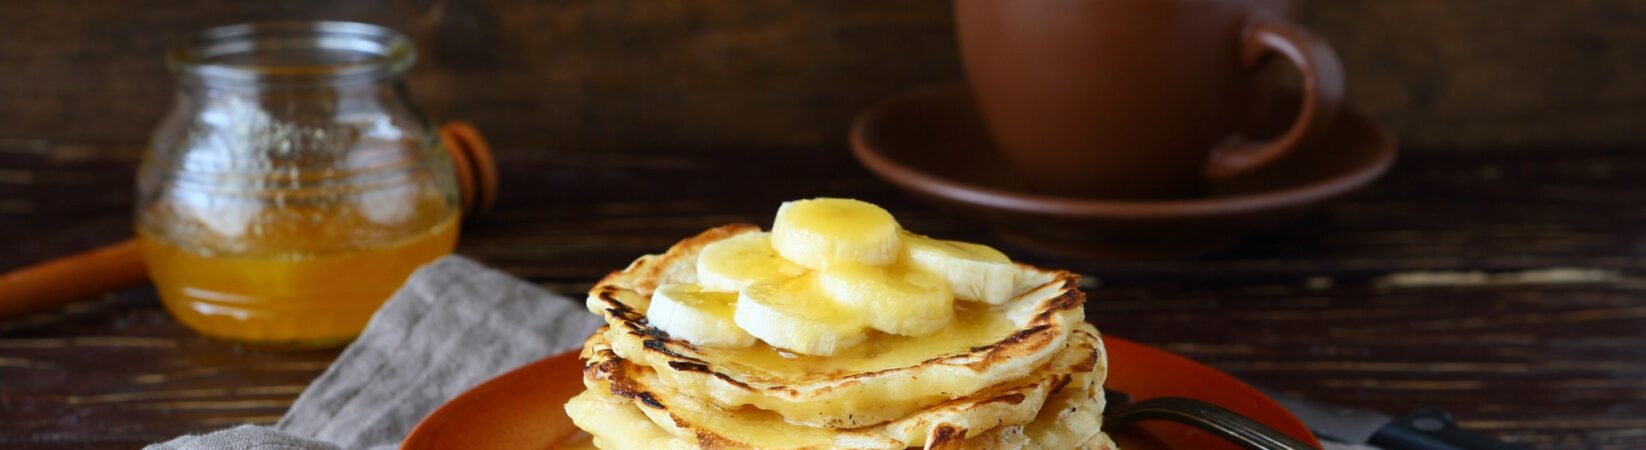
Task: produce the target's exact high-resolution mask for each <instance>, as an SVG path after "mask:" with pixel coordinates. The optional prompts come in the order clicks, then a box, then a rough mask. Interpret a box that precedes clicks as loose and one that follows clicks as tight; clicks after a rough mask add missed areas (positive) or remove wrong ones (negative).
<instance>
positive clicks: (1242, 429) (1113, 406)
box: [1103, 389, 1317, 450]
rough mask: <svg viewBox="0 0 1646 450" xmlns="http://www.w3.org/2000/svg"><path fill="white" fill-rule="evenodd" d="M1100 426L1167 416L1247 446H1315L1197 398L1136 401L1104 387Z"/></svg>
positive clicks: (1268, 449)
mask: <svg viewBox="0 0 1646 450" xmlns="http://www.w3.org/2000/svg"><path fill="white" fill-rule="evenodd" d="M1103 396H1104V398H1105V400H1106V402H1107V403H1108V406H1106V407H1105V408H1104V409H1103V428H1105V429H1108V430H1114V429H1117V428H1124V427H1127V426H1131V425H1132V424H1134V423H1137V422H1140V421H1145V420H1169V421H1172V422H1177V423H1181V424H1184V425H1189V426H1192V427H1195V428H1199V429H1201V430H1203V431H1206V432H1208V433H1212V434H1213V435H1216V436H1217V437H1221V438H1223V439H1224V440H1227V441H1229V442H1233V443H1234V444H1236V445H1239V446H1241V447H1242V448H1245V449H1247V450H1317V449H1315V448H1314V447H1310V446H1309V445H1308V444H1304V443H1303V442H1300V441H1298V440H1297V439H1293V438H1292V437H1291V436H1287V435H1286V434H1284V433H1281V432H1279V431H1275V430H1274V429H1273V428H1269V427H1268V426H1267V425H1263V424H1261V423H1258V422H1257V421H1255V420H1252V419H1249V418H1247V417H1246V416H1242V415H1240V414H1236V413H1235V412H1234V411H1230V410H1227V409H1223V407H1220V406H1217V405H1213V404H1211V403H1206V402H1203V401H1199V400H1193V399H1187V398H1182V397H1157V398H1151V399H1148V400H1144V401H1141V402H1137V403H1132V402H1131V396H1129V395H1126V393H1125V392H1120V391H1116V390H1113V389H1107V390H1104V391H1103Z"/></svg>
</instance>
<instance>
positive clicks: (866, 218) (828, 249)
mask: <svg viewBox="0 0 1646 450" xmlns="http://www.w3.org/2000/svg"><path fill="white" fill-rule="evenodd" d="M899 229H900V227H899V226H898V225H897V220H896V219H893V218H892V215H891V213H888V212H886V210H884V209H880V207H879V206H875V205H872V204H869V203H865V202H862V201H858V200H850V199H842V198H817V199H811V200H797V201H792V202H785V203H783V206H781V207H779V208H777V220H776V221H774V222H773V223H772V248H775V249H777V254H779V255H782V256H783V257H784V258H788V259H789V260H790V261H794V262H796V263H799V264H800V265H802V266H806V267H807V268H811V269H817V270H822V269H825V268H828V267H829V265H830V264H832V263H835V262H855V263H860V264H869V265H877V266H878V265H886V264H891V263H893V262H896V261H897V256H898V250H899V237H898V230H899Z"/></svg>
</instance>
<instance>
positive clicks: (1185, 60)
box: [954, 0, 1343, 199]
mask: <svg viewBox="0 0 1646 450" xmlns="http://www.w3.org/2000/svg"><path fill="white" fill-rule="evenodd" d="M954 4H955V18H956V24H957V27H958V31H959V37H960V49H961V56H962V59H964V62H965V68H966V75H967V79H968V82H969V84H970V86H971V89H972V92H973V94H974V96H975V98H976V99H977V102H978V107H979V109H980V110H981V113H982V116H983V119H984V123H985V125H986V127H987V128H988V130H989V134H990V135H991V136H992V137H993V138H994V140H995V143H996V145H997V146H998V147H1000V149H1001V152H1003V156H1004V157H1005V159H1006V160H1007V161H1008V162H1010V163H1011V164H1013V165H1014V166H1015V169H1017V170H1019V171H1021V173H1022V174H1023V175H1025V176H1026V177H1027V178H1029V179H1031V180H1034V182H1035V183H1036V185H1035V188H1037V189H1040V190H1042V191H1044V192H1047V193H1053V194H1060V195H1074V196H1081V197H1090V198H1111V199H1162V198H1184V197H1192V196H1196V195H1201V194H1202V193H1203V192H1204V190H1205V187H1206V186H1207V183H1208V182H1209V181H1215V180H1220V179H1226V178H1230V177H1233V176H1236V175H1239V174H1242V173H1246V172H1249V171H1252V170H1253V169H1256V168H1258V167H1261V166H1263V165H1265V164H1268V163H1270V162H1272V161H1274V160H1275V159H1276V158H1277V157H1279V156H1280V155H1282V154H1285V153H1286V152H1288V151H1291V150H1293V149H1295V148H1297V147H1298V146H1300V145H1306V144H1308V143H1310V142H1311V141H1313V140H1315V139H1317V138H1319V137H1320V136H1322V135H1324V134H1325V132H1326V131H1327V129H1328V128H1329V127H1330V126H1331V123H1332V121H1333V120H1334V119H1335V118H1336V117H1337V114H1338V110H1339V107H1340V105H1341V104H1342V101H1343V70H1342V68H1341V67H1340V65H1339V63H1338V60H1337V56H1336V54H1335V53H1333V51H1332V49H1331V47H1330V46H1329V45H1327V43H1326V41H1325V40H1323V39H1321V38H1319V37H1316V36H1315V35H1314V34H1313V33H1310V32H1309V31H1308V30H1305V29H1303V28H1302V27H1299V26H1297V25H1295V24H1293V23H1291V22H1288V21H1286V20H1285V19H1283V17H1285V16H1286V14H1287V13H1288V12H1289V11H1290V7H1289V6H1290V5H1289V2H1288V1H1286V0H955V2H954ZM1272 56H1280V57H1283V58H1285V59H1287V60H1289V61H1290V62H1291V63H1292V64H1293V65H1295V66H1297V68H1298V69H1299V71H1300V72H1302V80H1303V99H1302V107H1301V109H1300V113H1299V114H1298V117H1297V119H1296V120H1295V121H1294V122H1293V123H1292V125H1291V126H1290V128H1289V129H1287V131H1285V132H1284V133H1282V134H1281V135H1279V136H1278V137H1276V138H1274V139H1272V140H1268V141H1261V142H1249V141H1244V140H1242V139H1239V138H1238V137H1237V136H1235V135H1234V134H1235V130H1236V129H1237V128H1238V127H1239V125H1240V123H1241V121H1242V119H1243V118H1244V116H1246V115H1248V113H1249V112H1250V111H1252V109H1251V108H1250V105H1249V103H1250V102H1251V101H1253V100H1254V99H1256V98H1258V97H1259V94H1261V93H1262V89H1259V87H1260V86H1261V85H1262V84H1264V83H1262V82H1261V81H1262V80H1263V79H1264V78H1266V77H1262V76H1260V74H1261V73H1262V72H1261V71H1260V70H1258V69H1260V68H1261V67H1262V66H1263V63H1264V62H1265V61H1266V60H1268V59H1270V57H1272Z"/></svg>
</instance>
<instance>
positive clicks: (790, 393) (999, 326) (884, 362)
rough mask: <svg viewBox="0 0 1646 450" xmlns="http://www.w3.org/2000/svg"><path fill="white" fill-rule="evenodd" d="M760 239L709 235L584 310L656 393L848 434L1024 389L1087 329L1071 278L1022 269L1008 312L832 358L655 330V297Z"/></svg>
mask: <svg viewBox="0 0 1646 450" xmlns="http://www.w3.org/2000/svg"><path fill="white" fill-rule="evenodd" d="M757 231H759V227H756V226H754V225H749V224H732V225H726V226H722V227H717V228H713V229H710V230H708V231H705V232H703V233H701V234H699V235H697V236H694V237H692V238H688V239H686V240H683V241H681V242H680V243H678V244H676V245H675V246H673V247H671V248H670V249H669V250H668V251H666V252H664V253H663V254H660V255H646V256H642V257H641V258H639V259H637V260H635V261H634V262H633V263H632V264H630V265H629V267H628V268H625V269H624V270H621V271H618V272H614V273H612V274H610V275H608V276H606V277H605V278H603V279H601V281H600V282H599V283H597V284H596V285H595V287H594V288H593V289H592V290H591V291H590V295H589V298H588V300H587V306H588V308H589V310H591V311H593V312H595V313H597V314H601V315H602V316H603V317H604V318H605V319H606V322H607V324H608V325H609V327H610V328H609V330H608V331H607V332H606V333H605V337H606V339H607V340H608V342H609V343H610V348H611V351H612V352H613V353H614V354H615V356H617V357H621V358H623V359H624V360H626V361H629V362H631V363H633V364H637V365H639V366H643V367H647V368H651V369H652V370H653V371H654V373H655V375H656V378H657V379H658V382H657V383H656V384H658V385H666V386H668V387H670V388H672V389H673V390H675V391H677V392H678V393H679V394H680V395H682V396H685V397H689V398H693V399H699V400H701V401H703V402H705V403H708V404H711V405H713V406H715V407H718V408H721V409H726V410H733V409H738V408H740V407H745V406H750V407H754V408H759V409H761V410H766V411H771V412H773V413H775V414H777V415H778V416H780V417H781V418H782V419H783V421H784V422H787V423H792V424H800V425H807V426H811V427H823V428H835V429H850V428H861V427H866V426H870V425H876V424H882V423H886V422H890V421H893V420H898V419H900V418H903V417H904V416H907V415H910V414H911V413H914V412H916V411H919V410H922V409H925V408H928V407H932V406H934V405H938V404H941V403H944V402H948V401H952V400H955V399H961V398H965V397H968V396H971V395H973V394H976V393H979V392H982V391H984V390H985V389H989V388H991V387H994V386H996V385H1000V384H1002V383H1008V382H1011V381H1013V380H1019V379H1023V378H1024V377H1026V376H1028V375H1029V374H1031V373H1033V372H1034V371H1035V370H1036V369H1038V368H1039V367H1041V366H1042V365H1044V364H1045V363H1046V362H1048V361H1050V360H1051V359H1052V358H1053V357H1054V356H1055V355H1056V354H1057V353H1058V352H1059V351H1060V350H1061V349H1063V348H1064V347H1065V345H1066V343H1067V341H1068V339H1069V335H1070V333H1071V332H1072V331H1073V330H1074V329H1075V327H1076V326H1077V325H1078V324H1083V323H1084V322H1083V319H1084V315H1085V312H1084V307H1083V304H1084V301H1085V297H1084V296H1083V295H1082V294H1081V292H1080V291H1079V289H1078V288H1077V287H1076V280H1077V277H1076V276H1074V275H1072V274H1070V273H1068V272H1064V271H1052V270H1045V269H1039V268H1036V267H1032V266H1028V265H1023V264H1018V265H1017V269H1018V272H1017V274H1016V280H1017V281H1016V286H1014V289H1013V291H1014V292H1013V295H1012V298H1011V299H1010V300H1008V301H1006V302H1005V303H1004V304H1001V305H997V306H989V305H985V304H982V303H973V302H964V303H962V304H957V306H958V307H959V308H958V309H957V320H956V321H955V323H954V324H953V325H952V326H950V327H947V328H945V329H944V330H942V331H940V332H939V333H937V334H934V335H930V336H923V337H918V338H915V337H902V336H893V335H888V334H879V333H873V332H871V333H873V334H872V335H871V336H870V338H869V342H868V343H865V344H863V345H859V346H857V347H853V348H851V349H848V351H845V352H842V353H841V354H837V355H834V356H830V357H812V356H805V355H794V354H789V353H787V352H783V351H781V350H779V349H774V348H772V347H770V346H767V345H765V344H757V345H756V346H755V347H753V348H749V349H717V348H707V347H698V346H695V345H692V344H691V343H690V342H686V341H684V340H681V339H676V338H672V337H670V336H669V335H668V334H667V333H664V332H662V331H660V330H658V329H656V328H655V327H651V326H649V325H648V323H647V319H646V314H645V312H646V309H647V307H648V306H649V303H650V300H649V299H650V296H651V293H652V291H654V290H655V289H656V288H657V286H660V285H663V284H675V283H685V284H692V283H696V282H697V276H696V264H695V261H696V258H697V254H698V253H699V252H700V251H701V250H702V248H703V247H704V246H706V245H708V244H709V243H712V242H715V241H718V240H721V239H726V238H729V237H732V236H736V235H739V234H742V233H750V232H757Z"/></svg>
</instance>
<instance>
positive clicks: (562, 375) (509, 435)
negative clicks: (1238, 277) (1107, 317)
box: [401, 337, 1320, 450]
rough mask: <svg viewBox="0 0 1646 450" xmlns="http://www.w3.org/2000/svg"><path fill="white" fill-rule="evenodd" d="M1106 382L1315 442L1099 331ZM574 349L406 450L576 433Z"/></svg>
mask: <svg viewBox="0 0 1646 450" xmlns="http://www.w3.org/2000/svg"><path fill="white" fill-rule="evenodd" d="M1103 343H1104V344H1105V345H1106V346H1107V347H1108V350H1109V379H1108V381H1107V382H1105V383H1104V387H1105V388H1109V389H1118V390H1121V391H1125V392H1126V393H1127V394H1130V395H1131V396H1132V398H1133V399H1147V398H1152V397H1163V396H1173V397H1188V398H1194V399H1199V400H1203V401H1207V402H1211V403H1214V404H1217V405H1219V406H1222V407H1224V408H1228V409H1230V410H1233V411H1235V412H1238V413H1241V414H1244V415H1246V416H1247V417H1250V418H1252V419H1255V420H1257V421H1258V422H1262V423H1264V424H1267V425H1268V426H1270V427H1273V428H1275V429H1276V430H1280V431H1281V432H1283V433H1286V434H1289V435H1291V436H1292V437H1295V438H1297V439H1299V440H1301V441H1303V442H1306V443H1309V444H1310V445H1314V446H1315V447H1317V448H1318V447H1319V446H1320V443H1319V442H1318V441H1316V440H1315V439H1314V436H1312V435H1310V434H1309V430H1308V428H1306V427H1304V426H1303V423H1302V422H1299V421H1298V420H1297V418H1296V417H1292V415H1291V414H1290V413H1288V412H1286V409H1285V408H1282V407H1281V406H1280V405H1278V404H1275V402H1274V401H1273V400H1270V399H1269V398H1268V397H1265V396H1263V394H1261V393H1259V392H1258V391H1257V390H1256V389H1253V388H1252V387H1251V386H1247V385H1246V384H1245V383H1241V382H1240V381H1239V380H1235V379H1234V378H1232V377H1230V376H1228V375H1225V374H1224V373H1222V372H1218V371H1217V369H1213V368H1211V367H1207V366H1204V365H1201V364H1199V363H1196V362H1194V361H1190V360H1188V359H1187V358H1183V357H1181V356H1177V355H1173V354H1171V353H1167V352H1164V351H1160V350H1157V349H1154V348H1151V347H1148V346H1144V345H1142V344H1138V343H1135V342H1131V341H1128V340H1125V339H1118V338H1113V337H1104V338H1103ZM582 369H583V365H582V362H581V361H579V360H578V358H577V352H576V351H570V352H566V353H561V354H559V355H555V356H551V357H548V358H544V359H542V360H539V361H537V362H534V363H531V364H529V365H526V366H524V367H520V368H518V369H514V370H513V371H510V372H508V373H505V374H503V375H500V376H498V377H497V378H493V379H491V380H490V381H487V382H485V383H483V384H481V385H479V386H475V387H474V389H470V390H469V391H468V392H465V393H463V395H459V396H457V398H453V399H452V400H451V401H449V402H446V404H445V405H442V406H441V407H440V408H439V409H436V410H435V411H434V413H432V414H429V416H428V417H426V418H424V419H423V422H422V423H419V424H417V428H414V429H412V432H411V436H408V437H407V438H406V442H405V443H404V444H402V445H401V448H402V449H404V450H428V449H442V450H452V449H550V448H554V447H555V446H556V444H558V443H561V442H565V441H566V440H567V439H569V438H571V437H572V435H574V434H576V433H577V432H578V431H577V428H575V427H573V426H572V422H571V419H570V418H568V417H566V411H565V409H563V408H562V407H561V406H562V405H564V404H565V403H566V400H567V399H570V398H571V397H572V396H573V395H577V393H578V392H581V391H582V390H583V382H582V378H581V376H582V375H581V371H582ZM1115 440H1117V441H1119V443H1120V446H1121V448H1124V449H1125V450H1141V449H1207V450H1214V449H1229V450H1236V449H1239V447H1236V446H1235V445H1233V444H1229V443H1227V442H1224V441H1222V440H1220V439H1218V438H1217V437H1214V436H1211V435H1209V434H1206V433H1203V432H1201V431H1199V430H1195V429H1193V428H1189V427H1187V426H1182V425H1177V424H1173V423H1145V424H1143V425H1142V426H1140V427H1138V428H1137V429H1135V430H1124V431H1123V432H1121V433H1116V434H1115Z"/></svg>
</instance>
